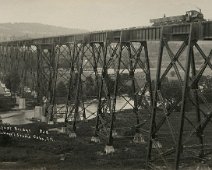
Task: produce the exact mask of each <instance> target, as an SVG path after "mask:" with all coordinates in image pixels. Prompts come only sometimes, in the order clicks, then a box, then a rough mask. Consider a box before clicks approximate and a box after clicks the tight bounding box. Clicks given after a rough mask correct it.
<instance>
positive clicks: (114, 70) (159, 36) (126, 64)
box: [0, 21, 212, 169]
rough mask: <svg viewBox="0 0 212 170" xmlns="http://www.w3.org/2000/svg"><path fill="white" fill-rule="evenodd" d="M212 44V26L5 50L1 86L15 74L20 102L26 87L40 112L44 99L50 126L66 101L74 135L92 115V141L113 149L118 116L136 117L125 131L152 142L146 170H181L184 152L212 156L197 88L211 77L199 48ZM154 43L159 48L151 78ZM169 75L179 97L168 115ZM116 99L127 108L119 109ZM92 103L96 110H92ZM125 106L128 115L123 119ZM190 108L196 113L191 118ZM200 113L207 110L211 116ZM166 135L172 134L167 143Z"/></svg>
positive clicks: (108, 34)
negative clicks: (151, 46)
mask: <svg viewBox="0 0 212 170" xmlns="http://www.w3.org/2000/svg"><path fill="white" fill-rule="evenodd" d="M211 40H212V22H210V21H204V22H197V23H186V24H177V25H166V26H151V27H144V28H130V29H121V30H111V31H101V32H91V33H85V34H78V35H64V36H56V37H47V38H37V39H27V40H17V41H7V42H0V59H1V63H0V70H1V78H2V79H3V77H4V75H6V74H8V73H10V72H11V71H15V72H16V73H18V74H19V76H20V81H21V83H20V84H21V85H20V92H19V95H20V97H22V98H25V97H26V96H25V90H24V89H25V88H26V87H28V88H30V89H31V91H34V92H35V94H37V97H36V98H37V105H39V106H42V105H43V97H44V96H45V97H46V98H47V101H48V108H47V109H46V110H47V112H48V113H49V115H50V116H49V120H50V121H52V120H53V118H54V115H55V114H56V112H60V109H58V108H57V109H55V107H56V105H59V104H58V103H60V101H63V106H61V109H62V107H63V110H65V111H64V112H65V119H64V121H65V122H66V123H67V124H71V125H72V131H73V132H76V131H77V129H76V123H77V121H78V119H79V117H80V116H81V115H83V117H84V119H86V113H87V112H89V113H90V115H95V117H96V124H95V131H94V134H93V135H94V136H93V139H100V140H103V141H105V143H106V145H107V147H109V149H111V148H112V146H113V139H114V138H115V136H116V133H115V132H116V128H117V129H118V127H117V126H116V121H117V119H118V118H117V117H116V116H117V115H116V114H117V113H118V114H119V116H120V115H123V117H124V116H126V114H127V112H130V113H133V114H132V115H130V118H131V119H132V120H133V121H132V120H131V121H129V122H131V124H130V123H129V124H127V126H131V127H134V128H135V133H136V134H141V135H140V138H145V140H147V154H146V158H147V168H153V169H154V167H155V166H156V165H157V163H158V162H159V164H164V165H165V166H166V167H167V168H169V166H170V165H169V160H170V159H171V160H174V163H175V165H174V167H175V169H178V168H179V165H180V161H181V160H182V159H181V158H184V159H185V158H186V156H187V155H188V154H189V151H187V150H189V149H191V148H195V151H197V152H195V153H197V154H196V155H197V156H196V157H198V159H199V160H201V161H202V160H204V159H205V157H207V154H209V152H208V151H211V150H210V149H208V145H207V146H206V144H207V142H205V141H207V140H206V139H205V138H207V137H208V136H207V135H205V136H204V131H205V129H206V128H207V127H209V126H210V124H211V120H210V119H211V117H212V112H211V110H210V108H211V106H210V104H209V102H208V101H207V98H206V97H205V96H204V94H203V93H202V91H201V89H200V81H201V78H202V76H203V74H204V73H205V70H206V69H209V70H210V73H211V69H212V64H211V55H212V51H211V49H210V51H209V53H208V52H207V53H208V54H207V53H206V52H205V51H204V48H203V47H201V45H199V43H198V42H199V41H209V42H210V41H211ZM149 41H157V42H159V46H158V49H159V51H158V57H157V60H158V61H157V68H156V74H155V76H154V77H152V75H153V74H151V66H150V63H151V61H150V57H149V49H148V42H149ZM171 42H178V44H180V45H179V46H177V47H176V46H175V47H176V48H178V49H176V48H175V49H173V48H172V46H171V45H170V43H171ZM194 50H196V51H194ZM164 51H166V53H167V55H166V57H167V56H168V58H169V60H170V62H168V64H167V59H163V58H164ZM197 52H198V54H200V56H201V57H202V60H203V62H202V64H201V65H198V64H197V60H196V56H195V54H197ZM182 54H184V55H183V57H182ZM182 58H183V59H182ZM163 63H166V66H164V65H163ZM163 70H164V71H163ZM171 70H172V71H174V72H175V74H176V79H177V80H178V81H177V82H178V85H177V86H179V87H180V93H181V95H180V97H179V96H178V97H173V100H174V102H171V103H169V106H168V107H167V105H166V101H167V100H166V98H165V97H164V94H163V93H164V90H163V83H164V82H166V81H167V79H166V77H167V75H168V73H169V72H170V71H171ZM141 77H142V78H141ZM153 80H154V81H153ZM60 82H63V83H64V85H65V88H66V92H65V93H64V94H62V96H61V94H58V92H57V90H58V88H57V86H58V85H59V84H60ZM118 98H119V99H120V98H122V100H123V101H124V103H123V104H122V105H123V106H122V107H119V108H118V106H117V105H118V104H117V100H118ZM94 102H95V106H96V107H95V109H92V110H90V106H91V105H92V104H93V103H94ZM60 104H61V103H60ZM126 105H128V111H126V112H123V114H122V112H121V111H123V110H124V109H123V108H124V107H125V106H126ZM159 105H160V108H159ZM188 105H192V106H193V107H192V108H193V110H194V111H191V112H189V109H188V108H187V107H188ZM202 105H206V106H208V111H205V110H204V109H203V108H202ZM178 106H180V110H179V111H178V112H176V107H178ZM58 107H59V106H58ZM188 113H189V114H188ZM191 115H193V116H191ZM70 117H71V121H69V120H70ZM193 117H195V119H193ZM132 122H133V123H132ZM187 124H189V125H190V126H189V128H190V129H189V130H188V127H187ZM144 126H146V129H145V128H144ZM164 127H165V129H168V130H167V131H168V132H167V134H165V135H164ZM194 139H197V140H194ZM191 141H192V142H191ZM194 141H195V142H194ZM205 143H206V144H205ZM190 155H191V156H194V154H190Z"/></svg>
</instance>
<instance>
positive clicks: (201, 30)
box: [0, 21, 212, 45]
mask: <svg viewBox="0 0 212 170" xmlns="http://www.w3.org/2000/svg"><path fill="white" fill-rule="evenodd" d="M194 25H196V28H197V29H196V39H198V40H212V21H205V22H201V23H194ZM190 26H191V24H189V23H187V24H178V25H170V26H164V30H165V31H164V34H166V35H167V37H168V38H169V39H170V40H172V41H180V40H182V39H183V38H184V37H185V35H187V34H189V30H190ZM161 30H162V27H158V26H157V27H156V26H151V27H142V28H129V29H121V30H110V31H100V32H90V33H84V34H74V35H61V36H54V37H45V38H36V39H26V40H17V41H6V42H0V45H6V44H7V45H17V44H20V45H21V44H23V45H36V44H52V43H55V44H66V43H73V42H86V43H101V42H105V41H106V40H107V41H109V42H117V41H120V39H121V41H122V42H136V41H158V40H160V37H161Z"/></svg>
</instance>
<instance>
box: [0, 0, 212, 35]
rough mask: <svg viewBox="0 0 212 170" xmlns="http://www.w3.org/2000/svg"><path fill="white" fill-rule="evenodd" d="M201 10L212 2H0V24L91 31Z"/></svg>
mask: <svg viewBox="0 0 212 170" xmlns="http://www.w3.org/2000/svg"><path fill="white" fill-rule="evenodd" d="M197 8H201V9H202V12H203V13H204V15H205V18H207V19H212V10H211V9H212V0H0V22H1V23H5V22H37V23H43V24H49V25H56V26H63V27H69V28H81V29H87V30H90V31H93V30H105V29H114V28H126V27H136V26H145V25H149V19H150V18H158V17H162V16H163V14H166V16H173V15H181V14H185V11H187V10H190V9H197Z"/></svg>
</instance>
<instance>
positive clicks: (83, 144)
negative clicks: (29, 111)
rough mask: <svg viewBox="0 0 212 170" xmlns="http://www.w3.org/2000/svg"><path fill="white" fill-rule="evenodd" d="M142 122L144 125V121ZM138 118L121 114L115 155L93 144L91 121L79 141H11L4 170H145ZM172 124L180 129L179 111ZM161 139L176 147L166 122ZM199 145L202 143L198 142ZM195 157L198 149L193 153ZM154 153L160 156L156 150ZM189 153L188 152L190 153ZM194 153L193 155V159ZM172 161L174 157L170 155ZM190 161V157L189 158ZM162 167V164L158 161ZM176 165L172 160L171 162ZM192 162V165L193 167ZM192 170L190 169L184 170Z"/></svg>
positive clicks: (4, 151) (4, 149) (1, 158)
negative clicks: (136, 137)
mask: <svg viewBox="0 0 212 170" xmlns="http://www.w3.org/2000/svg"><path fill="white" fill-rule="evenodd" d="M162 116H163V114H162V113H160V114H158V116H157V119H160V118H161V117H162ZM187 116H189V117H190V118H191V120H192V121H195V114H194V113H193V112H188V113H187ZM141 120H142V121H144V120H149V116H148V115H144V116H143V117H142V119H141ZM142 121H141V122H142ZM135 122H136V119H135V115H134V114H133V113H132V111H131V110H128V111H124V112H121V113H117V116H116V121H115V129H116V130H117V133H118V135H119V137H114V148H115V153H113V154H111V155H106V154H105V153H104V152H103V151H104V147H105V144H106V141H104V140H101V143H98V144H95V143H92V142H90V139H91V136H93V132H94V127H95V119H93V120H88V121H87V122H78V123H77V138H75V139H71V138H69V137H68V136H67V135H66V134H58V133H56V132H50V134H49V135H51V136H52V137H53V138H54V140H55V141H51V142H50V141H49V142H42V141H38V140H36V139H30V140H29V139H23V138H19V139H18V138H11V139H8V142H7V143H6V144H5V145H3V144H2V145H1V147H0V153H1V154H0V169H20V170H22V169H40V170H41V169H43V170H44V169H49V170H54V169H55V170H56V169H61V170H63V169H64V170H66V169H67V170H72V169H73V170H83V169H86V170H97V169H98V170H119V169H122V170H141V169H145V160H146V150H147V144H135V143H133V142H132V140H133V135H134V134H135V128H133V125H135ZM170 122H171V124H172V125H173V127H174V129H175V132H176V131H177V129H178V128H179V113H178V112H175V113H173V115H172V116H170ZM61 126H64V124H55V125H46V124H44V123H37V124H35V123H34V124H27V125H21V126H18V127H22V128H23V127H24V128H30V129H32V130H33V131H36V130H37V129H39V128H42V129H46V130H47V129H51V128H56V127H61ZM148 127H149V122H148V121H147V123H146V124H145V125H144V126H142V129H141V130H143V131H142V132H143V135H144V138H145V140H147V137H148V133H145V131H146V130H148ZM190 128H191V127H190V125H189V124H188V123H187V122H186V123H185V130H186V131H185V135H186V134H187V132H188V130H189V129H190ZM159 134H160V136H159V140H160V142H161V143H162V145H163V149H162V150H163V151H164V150H165V149H167V148H170V147H171V144H173V141H172V138H171V135H170V133H169V128H168V125H167V123H165V124H164V125H163V126H162V127H161V130H160V131H159ZM211 134H212V126H211V123H209V126H208V127H207V128H206V130H205V136H204V139H206V138H207V140H205V141H206V143H207V144H210V143H211V142H212V136H211ZM176 135H177V134H176ZM195 139H196V136H195V135H194V136H193V137H191V140H190V141H189V142H188V144H192V143H195V142H197V140H195ZM197 143H198V142H197ZM191 151H192V152H193V153H192V154H193V155H194V153H195V150H191ZM153 153H156V151H154V152H153ZM186 153H187V152H186ZM61 154H62V155H65V160H60V159H61ZM192 154H190V156H192ZM170 158H171V159H172V156H170ZM185 158H186V156H185ZM186 159H187V160H184V164H183V165H184V167H186V166H187V165H188V164H189V165H195V164H197V162H198V161H197V160H195V159H193V158H192V160H189V159H188V158H186ZM158 162H159V164H160V161H158ZM170 162H172V161H170ZM191 162H192V164H191ZM207 163H208V164H209V165H212V161H211V160H208V161H207ZM184 169H188V168H184Z"/></svg>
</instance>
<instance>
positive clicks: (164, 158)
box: [147, 24, 212, 169]
mask: <svg viewBox="0 0 212 170" xmlns="http://www.w3.org/2000/svg"><path fill="white" fill-rule="evenodd" d="M198 28H199V27H198V26H197V24H191V25H190V30H189V31H188V34H187V35H186V36H185V35H184V36H183V39H182V40H183V43H182V44H181V46H180V47H179V49H178V50H177V52H176V54H174V53H173V51H172V50H171V48H170V46H169V44H168V40H169V38H170V37H169V33H168V32H169V31H170V29H169V27H164V28H163V30H162V32H161V40H160V48H159V57H158V65H157V73H156V81H155V89H154V102H153V110H152V116H151V126H150V136H149V141H148V152H147V168H148V169H149V168H150V169H151V168H153V169H154V168H155V166H159V165H160V166H166V167H167V169H170V168H171V169H173V168H174V169H179V166H180V160H181V159H180V158H183V159H184V160H185V159H186V157H187V156H189V149H190V148H193V149H194V150H195V152H196V153H197V155H196V157H199V159H200V160H204V159H205V158H204V157H205V156H206V154H205V151H204V140H203V131H204V129H205V128H206V126H207V125H208V122H209V120H210V118H211V117H212V113H211V111H210V112H208V113H206V112H205V111H204V110H203V109H202V108H201V107H200V103H202V105H203V104H205V105H208V102H207V100H206V98H205V97H204V95H203V94H202V93H201V91H200V89H199V86H200V81H201V78H202V75H203V73H204V71H205V69H206V67H207V66H209V69H210V70H211V68H212V67H211V63H210V57H211V52H210V54H209V56H206V54H204V52H203V51H202V49H201V48H200V46H199V45H198V44H197V40H198V32H199V29H198ZM195 47H196V50H197V51H198V52H199V54H200V55H201V56H202V58H203V60H204V62H203V64H202V65H201V67H200V68H197V62H196V59H195V57H194V48H195ZM164 49H165V50H166V52H167V54H168V57H169V58H170V60H171V62H170V63H169V64H168V65H167V66H166V67H165V68H163V66H162V65H163V64H164V63H165V62H166V60H163V57H164V54H163V53H164ZM185 49H187V54H186V56H185V57H186V58H185V60H184V59H182V57H181V59H180V56H182V54H183V51H184V50H185ZM184 61H185V62H184ZM183 63H184V64H183ZM162 68H163V69H165V71H164V72H163V73H161V72H162V70H163V69H162ZM171 69H172V70H173V71H174V72H175V74H176V77H177V80H178V83H175V86H176V87H178V89H179V90H176V92H177V93H178V94H176V95H175V97H173V98H172V99H171V100H172V101H168V100H167V96H166V93H165V91H167V90H168V89H164V88H165V87H166V83H167V81H165V80H166V79H165V77H166V76H167V74H168V73H169V71H170V70H171ZM182 76H184V78H182ZM168 82H169V81H168ZM170 83H171V82H170ZM176 92H175V91H172V93H173V94H175V93H176ZM179 94H181V95H179ZM178 106H180V110H179V111H180V112H179V113H178V112H177V108H178ZM192 106H193V107H194V108H195V109H193V107H192ZM188 112H189V114H188ZM195 117H196V118H195ZM185 121H186V122H187V124H186V125H185V123H184V122H185ZM164 128H165V129H168V130H169V132H167V131H164ZM165 133H169V134H165ZM195 134H196V136H195ZM169 136H170V137H169ZM195 137H197V139H198V142H197V141H196V139H195ZM161 144H162V145H161ZM153 148H154V149H153ZM174 153H175V157H174V155H173V154H174ZM153 156H154V157H153ZM190 156H194V155H190ZM168 158H169V159H174V160H175V163H174V164H173V163H171V162H170V161H168Z"/></svg>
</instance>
